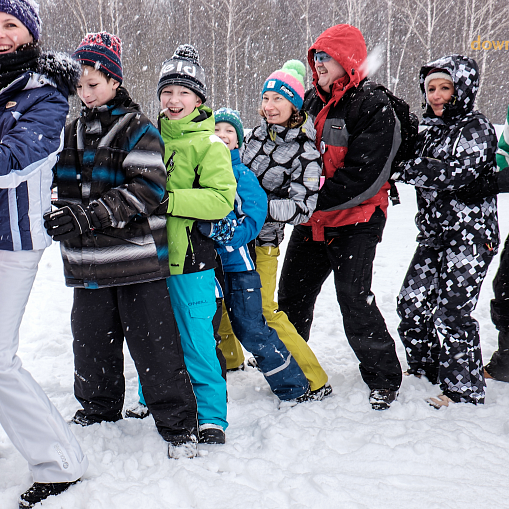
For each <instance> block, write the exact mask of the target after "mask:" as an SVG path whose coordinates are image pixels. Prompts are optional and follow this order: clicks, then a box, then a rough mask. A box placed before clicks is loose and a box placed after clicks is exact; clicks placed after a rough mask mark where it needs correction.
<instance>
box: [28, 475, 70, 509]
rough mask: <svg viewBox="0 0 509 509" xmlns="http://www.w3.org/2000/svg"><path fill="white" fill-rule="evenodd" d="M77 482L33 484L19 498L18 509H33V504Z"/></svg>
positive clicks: (57, 493) (61, 491)
mask: <svg viewBox="0 0 509 509" xmlns="http://www.w3.org/2000/svg"><path fill="white" fill-rule="evenodd" d="M78 481H79V479H78V480H76V481H72V482H34V484H32V486H31V487H30V488H29V489H28V490H26V491H25V493H23V494H22V495H21V496H20V497H19V509H26V508H27V507H34V505H35V504H38V503H39V502H41V501H42V500H45V499H47V498H48V497H50V496H52V495H59V494H60V493H63V492H64V491H65V490H66V489H67V488H69V486H71V485H73V484H76V483H77V482H78Z"/></svg>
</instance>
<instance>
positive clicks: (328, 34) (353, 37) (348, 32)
mask: <svg viewBox="0 0 509 509" xmlns="http://www.w3.org/2000/svg"><path fill="white" fill-rule="evenodd" d="M315 51H325V52H326V53H327V54H329V55H330V56H331V57H332V58H333V59H334V60H336V62H338V63H339V64H340V65H341V67H343V69H344V70H345V71H346V73H347V74H348V76H349V78H350V82H349V83H348V84H347V85H346V87H345V90H348V89H349V88H353V87H357V86H358V85H359V83H360V82H361V81H362V80H363V79H364V78H365V77H366V66H365V65H363V63H364V62H365V61H366V57H367V50H366V42H365V41H364V37H363V36H362V33H361V31H360V30H359V29H358V28H355V27H353V26H351V25H335V26H333V27H331V28H328V29H327V30H325V32H323V33H322V34H321V35H319V36H318V38H317V39H316V41H315V42H314V44H313V45H312V46H311V47H310V48H309V50H308V63H309V66H310V67H311V70H312V71H313V85H314V87H315V89H316V91H317V93H318V95H319V96H320V98H321V99H322V101H324V102H327V101H326V98H325V97H324V95H323V92H322V90H321V89H320V88H319V87H318V74H317V72H316V68H315V61H314V54H315ZM336 84H337V82H336V83H334V85H333V87H332V96H334V92H335V88H336Z"/></svg>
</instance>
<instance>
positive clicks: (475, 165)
mask: <svg viewBox="0 0 509 509" xmlns="http://www.w3.org/2000/svg"><path fill="white" fill-rule="evenodd" d="M420 83H421V90H422V93H423V95H424V99H425V107H426V112H425V114H424V118H423V121H422V124H423V126H424V129H423V130H422V131H421V133H420V134H419V139H418V143H417V146H416V157H415V159H412V160H410V161H407V162H406V163H404V164H403V165H402V172H401V175H400V177H399V180H401V181H403V182H406V183H408V184H411V185H413V186H415V189H416V193H417V205H418V212H417V216H416V224H417V227H418V229H419V235H418V237H417V240H418V242H419V245H418V247H417V250H416V252H415V254H414V258H413V260H412V262H411V263H410V268H409V269H408V272H407V275H406V277H405V280H404V282H403V286H402V289H401V291H400V294H399V296H398V314H399V316H400V318H401V323H400V325H399V328H398V332H399V334H400V337H401V340H402V342H403V344H404V346H405V350H406V355H407V361H408V365H409V369H408V371H407V374H411V375H415V376H418V377H420V376H421V375H424V376H426V377H427V378H428V379H429V380H430V381H431V382H432V383H439V384H440V388H441V390H442V394H440V395H439V396H438V397H437V398H430V399H429V400H428V402H429V403H430V404H431V405H433V406H435V407H437V408H440V407H441V406H448V405H449V403H450V402H464V403H474V404H477V403H483V402H484V389H485V382H484V376H483V366H482V358H481V347H480V342H479V327H478V324H477V322H476V320H474V319H473V318H472V316H471V312H472V311H473V310H474V309H475V306H476V304H477V300H478V296H479V291H480V289H481V284H482V282H483V280H484V277H485V276H486V272H487V270H488V266H489V264H490V262H491V260H492V258H493V255H494V254H495V253H496V251H497V247H498V243H499V235H498V223H497V202H496V197H494V196H491V197H488V198H486V199H485V198H480V199H478V200H477V201H475V202H474V203H469V204H468V205H467V204H466V203H465V202H463V201H462V200H461V199H460V198H459V197H458V196H459V195H458V194H457V191H458V190H460V189H461V188H462V187H463V186H465V185H467V184H469V183H470V182H472V181H473V180H474V179H475V178H476V177H478V176H479V175H480V174H481V173H482V172H492V171H493V168H494V165H495V152H496V150H497V138H496V134H495V129H494V128H493V126H492V125H491V124H490V122H489V121H488V119H487V118H486V117H485V116H484V115H482V114H481V113H479V112H478V111H474V100H475V96H476V94H477V90H478V88H479V72H478V67H477V64H476V62H475V61H474V60H473V59H471V58H469V57H465V56H461V55H452V56H447V57H443V58H441V59H439V60H436V61H434V62H431V63H429V64H427V65H425V66H424V67H423V68H422V69H421V72H420ZM439 335H440V336H441V337H442V346H441V345H440V341H439Z"/></svg>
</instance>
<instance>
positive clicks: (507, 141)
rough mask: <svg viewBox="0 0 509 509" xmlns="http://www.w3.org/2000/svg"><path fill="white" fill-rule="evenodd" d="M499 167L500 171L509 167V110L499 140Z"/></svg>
mask: <svg viewBox="0 0 509 509" xmlns="http://www.w3.org/2000/svg"><path fill="white" fill-rule="evenodd" d="M497 166H498V169H499V170H503V169H504V168H507V167H508V166H509V110H507V117H506V119H505V124H504V130H503V131H502V135H501V136H500V139H499V140H498V150H497Z"/></svg>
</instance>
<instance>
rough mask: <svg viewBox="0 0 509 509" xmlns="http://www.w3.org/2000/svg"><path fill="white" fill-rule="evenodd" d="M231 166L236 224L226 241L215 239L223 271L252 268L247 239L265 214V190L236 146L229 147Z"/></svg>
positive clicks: (255, 234) (254, 236)
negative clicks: (224, 242) (235, 182)
mask: <svg viewBox="0 0 509 509" xmlns="http://www.w3.org/2000/svg"><path fill="white" fill-rule="evenodd" d="M231 156H232V167H233V174H234V175H235V180H236V181H237V193H236V195H235V208H234V211H235V215H236V216H237V221H238V226H237V228H236V229H235V233H234V234H233V238H232V239H231V240H230V242H228V243H227V244H226V245H224V246H222V245H219V244H217V243H216V250H217V252H218V254H219V256H220V257H221V263H222V265H223V271H224V272H243V271H246V270H254V269H255V264H254V262H253V260H252V259H251V256H250V255H249V250H248V248H247V243H248V242H250V241H251V240H253V239H254V238H256V236H257V235H258V233H259V232H260V230H261V229H262V226H263V224H264V223H265V218H266V217H267V194H266V193H265V191H264V190H263V189H262V188H261V186H260V184H259V183H258V179H257V178H256V176H255V174H254V173H253V172H252V171H251V170H250V169H249V168H248V167H247V166H245V165H244V164H242V162H241V160H240V155H239V151H238V149H235V150H232V151H231Z"/></svg>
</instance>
